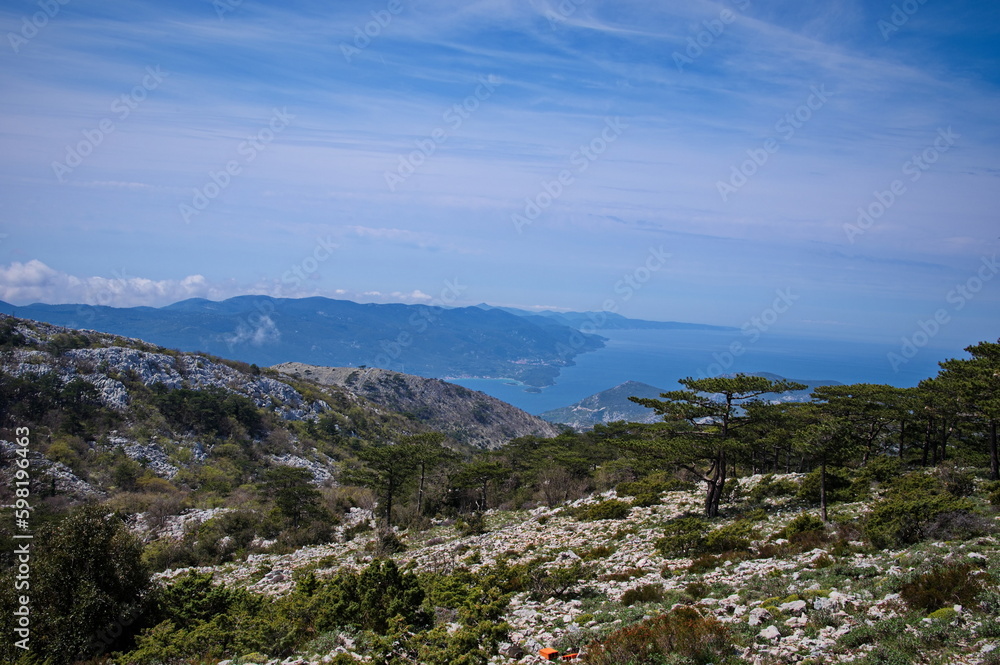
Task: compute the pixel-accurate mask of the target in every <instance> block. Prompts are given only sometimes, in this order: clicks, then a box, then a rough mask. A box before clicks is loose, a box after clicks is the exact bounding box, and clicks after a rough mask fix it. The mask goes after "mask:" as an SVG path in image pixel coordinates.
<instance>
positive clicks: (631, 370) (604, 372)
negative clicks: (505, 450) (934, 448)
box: [448, 330, 967, 415]
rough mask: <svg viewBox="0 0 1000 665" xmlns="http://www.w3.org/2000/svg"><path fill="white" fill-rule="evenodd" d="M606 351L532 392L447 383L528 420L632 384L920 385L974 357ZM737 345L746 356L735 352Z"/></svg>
mask: <svg viewBox="0 0 1000 665" xmlns="http://www.w3.org/2000/svg"><path fill="white" fill-rule="evenodd" d="M600 334H601V335H602V336H603V337H605V338H607V342H606V346H605V347H604V348H602V349H599V350H597V351H592V352H589V353H584V354H581V355H578V356H577V357H576V358H575V359H574V360H575V364H574V365H572V366H570V367H565V368H563V369H562V371H561V372H560V374H559V376H558V378H557V379H556V381H555V385H552V386H548V387H545V388H542V389H541V390H540V391H539V390H538V389H537V388H531V387H529V386H525V385H523V384H521V383H519V382H517V381H514V380H511V379H448V380H449V381H451V382H452V383H457V384H459V385H462V386H465V387H466V388H470V389H472V390H480V391H482V392H484V393H486V394H488V395H492V396H493V397H496V398H498V399H501V400H503V401H505V402H508V403H510V404H513V405H514V406H516V407H518V408H521V409H524V410H525V411H527V412H528V413H532V414H536V415H537V414H540V413H543V412H545V411H549V410H551V409H557V408H560V407H564V406H569V405H571V404H575V403H576V402H579V401H580V400H582V399H583V398H585V397H589V396H590V395H593V394H595V393H598V392H601V391H603V390H607V389H609V388H614V387H615V386H618V385H620V384H622V383H624V382H626V381H640V382H642V383H648V384H650V385H652V386H656V387H657V388H662V389H664V390H675V389H680V388H682V386H681V385H680V384H678V383H677V381H678V379H682V378H684V377H688V376H691V377H694V378H701V377H705V376H717V375H719V374H726V373H731V372H748V373H749V372H771V373H774V374H778V375H780V376H783V377H785V378H787V379H798V380H830V381H839V382H841V383H848V384H849V383H884V384H889V385H893V386H899V387H909V386H915V385H917V383H919V382H920V381H921V380H922V379H926V378H929V377H932V376H935V375H936V374H937V372H938V369H939V367H938V362H940V361H942V360H946V359H948V358H961V357H967V356H966V354H965V353H964V352H963V351H962V349H961V347H957V348H955V349H950V348H934V347H930V346H927V347H924V348H921V349H918V350H917V353H916V355H914V356H913V357H912V358H909V359H906V362H905V363H904V364H897V366H896V367H893V365H892V364H891V363H890V361H889V359H888V354H889V353H890V352H895V353H897V354H898V353H899V350H900V349H899V346H898V344H897V346H896V347H892V346H891V345H887V344H885V343H873V342H860V341H834V340H823V339H814V338H806V337H794V336H788V335H778V334H773V333H768V334H767V335H761V336H760V338H759V339H757V340H756V341H755V342H753V343H750V341H751V340H750V338H748V337H746V336H745V335H742V334H741V333H740V332H739V331H728V330H607V331H601V332H600ZM733 342H740V343H742V345H743V349H744V352H743V353H742V354H740V355H739V356H733V355H731V354H729V353H728V349H729V348H730V345H731V344H732V343H733Z"/></svg>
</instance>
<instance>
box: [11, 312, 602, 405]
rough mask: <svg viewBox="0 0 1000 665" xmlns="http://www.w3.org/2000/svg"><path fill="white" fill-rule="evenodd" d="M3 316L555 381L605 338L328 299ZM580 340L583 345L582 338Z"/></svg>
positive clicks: (334, 360) (322, 358)
mask: <svg viewBox="0 0 1000 665" xmlns="http://www.w3.org/2000/svg"><path fill="white" fill-rule="evenodd" d="M0 311H3V312H4V313H13V312H16V313H17V315H19V316H22V317H27V318H32V319H35V320H38V321H45V322H48V323H52V324H55V325H61V326H66V327H70V328H87V329H93V330H99V331H102V332H108V333H113V334H117V335H125V336H127V337H138V338H142V339H145V340H148V341H150V342H153V343H155V344H160V345H163V346H166V347H169V348H176V349H180V350H182V351H204V352H207V353H211V354H213V355H218V356H222V357H226V358H233V359H236V360H242V361H245V362H250V363H256V364H258V365H262V366H263V365H274V364H276V363H280V362H290V361H295V362H304V363H309V364H314V365H321V366H327V367H344V366H351V365H370V366H376V367H383V368H394V369H400V370H404V371H407V372H409V373H411V374H417V375H420V376H434V377H449V376H451V377H489V378H504V377H509V378H514V379H518V380H520V381H523V382H524V383H526V384H529V385H532V386H546V385H551V384H552V383H553V380H554V378H555V377H556V376H558V375H559V371H560V369H561V368H562V367H565V366H567V365H571V364H573V358H574V357H575V356H576V355H577V354H579V353H586V352H587V351H593V350H596V349H599V348H601V347H602V346H603V345H604V341H603V338H601V337H599V336H598V335H587V334H583V335H582V337H581V333H580V332H579V331H577V330H576V329H574V328H571V327H568V326H565V325H562V324H559V323H551V322H544V325H540V324H539V323H537V322H534V321H532V320H529V319H528V318H525V317H522V316H516V315H514V314H510V313H507V312H504V311H501V310H484V309H481V308H478V307H465V308H456V309H446V308H442V307H431V306H426V305H399V304H388V305H377V304H359V303H355V302H351V301H346V300H331V299H329V298H301V299H289V298H269V297H264V296H240V297H237V298H230V299H228V300H224V301H221V302H213V301H210V300H203V299H191V300H185V301H182V302H178V303H174V304H173V305H168V306H166V307H161V308H151V307H133V308H113V307H95V306H89V305H44V304H33V305H28V306H24V307H14V306H12V305H9V304H6V303H0ZM581 340H582V342H581Z"/></svg>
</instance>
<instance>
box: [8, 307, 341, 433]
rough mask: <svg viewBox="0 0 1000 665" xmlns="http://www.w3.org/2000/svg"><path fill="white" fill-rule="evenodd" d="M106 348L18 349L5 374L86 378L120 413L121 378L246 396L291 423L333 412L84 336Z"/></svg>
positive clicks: (258, 383) (189, 363)
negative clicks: (58, 353)
mask: <svg viewBox="0 0 1000 665" xmlns="http://www.w3.org/2000/svg"><path fill="white" fill-rule="evenodd" d="M34 325H35V327H36V328H37V331H36V330H32V329H31V328H28V327H27V326H20V327H18V332H20V333H21V334H22V335H23V336H24V337H26V338H32V337H34V338H37V341H39V342H41V341H42V340H41V339H40V338H39V333H44V334H47V335H54V334H59V333H69V332H75V331H72V330H69V329H66V328H59V327H57V326H50V325H46V324H41V323H38V324H34ZM83 332H84V333H86V334H88V335H89V336H90V337H91V338H92V339H93V340H95V341H98V343H100V344H102V346H99V347H97V348H84V349H70V350H67V351H65V352H64V353H62V354H61V355H58V356H57V355H54V354H53V353H50V352H48V351H42V350H38V349H14V350H11V351H9V352H6V353H4V354H2V355H0V370H2V371H4V372H7V373H9V374H12V375H14V376H24V375H26V374H36V375H38V374H46V373H48V372H56V373H57V374H58V375H59V377H60V378H61V379H62V380H63V381H64V382H67V381H71V380H72V379H74V378H81V379H83V380H84V381H87V382H88V383H90V384H92V385H93V386H94V387H95V388H97V391H98V394H99V396H100V399H101V401H102V402H103V403H104V405H105V406H108V407H110V408H112V409H115V410H117V411H124V410H125V409H127V408H128V406H129V394H128V389H127V388H126V387H125V384H123V383H122V381H121V380H119V378H120V377H130V378H134V379H136V380H138V381H140V382H141V383H142V384H143V385H145V386H153V385H157V384H159V385H163V386H165V387H167V388H170V389H177V388H191V389H203V388H221V389H223V390H226V391H229V392H232V393H236V394H238V395H244V396H246V397H249V398H250V399H252V400H253V401H254V403H255V404H256V405H257V406H258V407H261V408H272V409H273V410H274V411H275V412H276V413H278V414H279V415H280V416H281V417H282V418H284V419H286V420H313V419H316V418H317V417H319V415H320V414H321V413H323V412H325V411H327V410H329V405H328V404H326V403H325V402H323V401H320V400H317V401H312V402H308V403H307V401H306V400H305V398H303V397H302V395H301V394H299V392H298V391H297V390H295V389H294V388H292V387H291V386H289V385H288V384H287V383H283V382H281V381H278V380H276V379H273V378H271V377H269V376H261V375H259V374H250V373H248V372H243V371H240V370H238V369H235V368H233V367H230V366H229V365H226V364H223V363H219V362H215V361H214V360H212V359H210V358H207V357H205V356H201V355H196V354H181V353H176V354H167V353H158V352H154V351H148V350H144V349H143V348H136V347H141V346H143V345H144V344H145V343H144V342H141V341H139V340H133V339H128V338H125V337H117V336H114V335H108V334H105V333H96V332H93V331H83Z"/></svg>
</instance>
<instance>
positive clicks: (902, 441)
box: [899, 420, 906, 459]
mask: <svg viewBox="0 0 1000 665" xmlns="http://www.w3.org/2000/svg"><path fill="white" fill-rule="evenodd" d="M905 445H906V421H905V420H900V421H899V459H903V446H905Z"/></svg>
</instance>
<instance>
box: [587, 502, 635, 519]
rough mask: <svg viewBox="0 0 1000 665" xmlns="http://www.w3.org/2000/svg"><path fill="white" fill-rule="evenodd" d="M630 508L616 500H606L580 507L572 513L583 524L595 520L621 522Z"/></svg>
mask: <svg viewBox="0 0 1000 665" xmlns="http://www.w3.org/2000/svg"><path fill="white" fill-rule="evenodd" d="M631 510H632V507H631V506H630V505H629V504H627V503H625V502H624V501H619V500H618V499H608V500H606V501H601V502H600V503H595V504H591V505H588V506H581V507H580V508H577V509H576V510H575V511H574V513H573V514H574V516H575V517H576V518H577V519H579V520H583V521H584V522H595V521H597V520H622V519H625V518H626V517H628V515H629V513H630V512H631Z"/></svg>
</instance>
